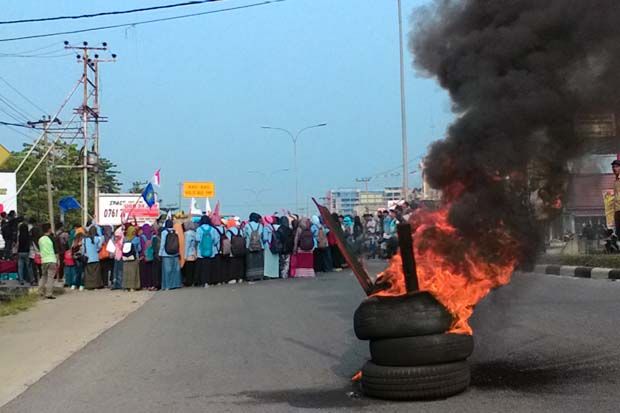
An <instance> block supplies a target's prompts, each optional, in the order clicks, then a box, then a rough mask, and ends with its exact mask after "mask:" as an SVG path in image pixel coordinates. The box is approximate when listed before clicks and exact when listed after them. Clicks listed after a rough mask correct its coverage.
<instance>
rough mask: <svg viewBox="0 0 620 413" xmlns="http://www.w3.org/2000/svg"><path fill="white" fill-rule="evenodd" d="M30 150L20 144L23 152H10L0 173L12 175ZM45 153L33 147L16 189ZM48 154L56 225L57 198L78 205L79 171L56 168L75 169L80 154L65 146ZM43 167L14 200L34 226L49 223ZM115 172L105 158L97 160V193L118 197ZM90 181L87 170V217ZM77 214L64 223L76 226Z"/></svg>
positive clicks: (116, 172) (114, 166) (62, 145)
mask: <svg viewBox="0 0 620 413" xmlns="http://www.w3.org/2000/svg"><path fill="white" fill-rule="evenodd" d="M31 147H32V145H30V144H24V148H23V149H22V150H20V151H14V152H12V154H11V158H9V160H8V161H7V162H6V163H5V164H4V165H3V166H2V167H1V168H0V170H1V171H3V172H10V171H14V170H15V169H16V168H17V166H18V165H19V163H20V162H21V161H22V159H24V157H25V156H26V153H28V151H29V150H30V148H31ZM45 151H46V148H44V147H43V145H37V147H36V148H35V149H34V151H33V152H32V154H31V155H30V157H28V159H27V160H26V163H25V164H24V166H23V167H22V169H20V171H19V172H18V174H17V187H18V188H19V187H20V186H21V185H22V183H23V182H24V180H25V179H26V178H27V177H28V175H30V172H32V170H33V169H34V167H35V166H36V164H37V163H38V162H39V160H40V159H41V158H42V156H43V154H44V153H45ZM52 152H53V155H54V159H53V164H52V165H51V172H52V174H51V175H52V196H53V199H54V217H53V219H54V220H55V221H58V220H59V218H60V211H59V208H58V201H59V200H60V199H61V198H63V197H65V196H73V197H75V198H76V199H77V200H78V201H81V188H80V184H81V173H82V171H81V170H80V169H78V168H59V167H58V168H57V166H61V165H62V166H79V165H80V159H81V157H80V150H79V149H78V148H77V146H76V145H68V144H65V143H58V144H56V145H55V148H54V150H53V151H52ZM45 165H46V163H43V164H41V166H40V167H39V168H38V169H37V170H36V172H35V173H34V175H33V176H32V178H31V179H30V181H28V183H27V184H26V186H24V189H23V190H22V192H21V193H20V194H19V195H18V197H17V208H18V211H19V214H20V215H22V216H26V217H30V218H35V219H36V220H37V221H38V222H44V221H50V217H49V216H48V211H47V190H46V178H45ZM116 168H117V166H116V165H115V164H114V163H113V162H111V161H110V160H108V159H106V158H99V170H98V172H97V174H98V177H99V188H100V192H102V193H118V192H119V191H120V187H121V185H120V182H119V181H118V178H117V176H118V174H119V172H118V171H117V170H116ZM94 178H95V172H94V171H93V170H89V174H88V187H89V197H88V205H89V209H88V210H89V212H91V213H92V212H93V188H94ZM80 214H81V213H80V211H72V212H70V213H69V214H68V215H67V217H66V219H67V222H74V221H75V222H79V221H80V218H79V217H80Z"/></svg>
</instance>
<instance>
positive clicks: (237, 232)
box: [226, 219, 247, 283]
mask: <svg viewBox="0 0 620 413" xmlns="http://www.w3.org/2000/svg"><path fill="white" fill-rule="evenodd" d="M226 226H227V227H228V229H227V235H228V238H229V239H230V245H231V255H230V257H229V258H228V276H227V279H228V280H229V281H228V282H233V283H235V282H242V281H243V280H245V256H246V255H247V248H246V246H245V238H243V231H242V230H241V229H240V228H239V227H238V226H237V222H236V221H235V220H234V219H231V220H228V222H227V224H226Z"/></svg>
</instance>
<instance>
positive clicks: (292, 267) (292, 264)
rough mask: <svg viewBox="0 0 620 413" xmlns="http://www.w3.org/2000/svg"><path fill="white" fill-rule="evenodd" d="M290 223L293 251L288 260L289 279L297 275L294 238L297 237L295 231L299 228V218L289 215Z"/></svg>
mask: <svg viewBox="0 0 620 413" xmlns="http://www.w3.org/2000/svg"><path fill="white" fill-rule="evenodd" d="M289 219H290V223H291V230H292V233H293V251H292V252H291V258H290V260H289V271H288V274H289V277H291V278H295V274H296V273H297V254H296V251H295V238H296V237H297V229H298V228H299V216H297V215H294V214H293V215H291V216H290V217H289Z"/></svg>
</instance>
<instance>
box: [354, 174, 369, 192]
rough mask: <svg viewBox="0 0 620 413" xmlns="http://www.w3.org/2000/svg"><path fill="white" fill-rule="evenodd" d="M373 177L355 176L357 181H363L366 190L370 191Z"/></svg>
mask: <svg viewBox="0 0 620 413" xmlns="http://www.w3.org/2000/svg"><path fill="white" fill-rule="evenodd" d="M371 179H372V178H370V177H366V178H355V182H363V183H364V191H365V192H368V182H370V180H371Z"/></svg>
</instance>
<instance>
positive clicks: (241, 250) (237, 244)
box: [228, 231, 248, 257]
mask: <svg viewBox="0 0 620 413" xmlns="http://www.w3.org/2000/svg"><path fill="white" fill-rule="evenodd" d="M228 232H229V233H230V235H231V237H230V252H232V255H233V257H244V256H245V255H246V254H247V253H248V249H247V247H246V246H245V238H243V234H241V231H239V232H237V235H234V234H233V233H232V231H228Z"/></svg>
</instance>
